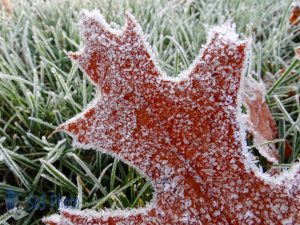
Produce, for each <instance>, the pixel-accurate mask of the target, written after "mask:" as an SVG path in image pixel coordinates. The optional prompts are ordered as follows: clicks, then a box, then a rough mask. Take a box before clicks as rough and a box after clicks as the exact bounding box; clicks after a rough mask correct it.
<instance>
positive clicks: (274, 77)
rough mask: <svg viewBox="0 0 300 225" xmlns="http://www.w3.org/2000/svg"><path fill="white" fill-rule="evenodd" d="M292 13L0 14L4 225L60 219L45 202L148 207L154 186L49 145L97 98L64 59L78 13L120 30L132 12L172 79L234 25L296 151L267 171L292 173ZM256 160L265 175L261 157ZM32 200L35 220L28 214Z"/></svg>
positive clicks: (234, 6)
mask: <svg viewBox="0 0 300 225" xmlns="http://www.w3.org/2000/svg"><path fill="white" fill-rule="evenodd" d="M293 4H294V2H293V1H286V0H264V1H261V0H228V1H227V0H219V1H210V0H199V1H158V0H155V1H148V0H144V1H133V0H128V1H122V0H114V1H112V0H111V1H104V0H103V1H96V0H94V1H92V0H88V1H79V0H73V1H66V0H64V1H58V0H52V1H42V0H36V1H29V0H28V1H25V0H16V1H13V3H12V14H11V15H10V13H9V12H5V10H1V11H0V34H1V35H0V213H1V216H0V223H1V222H2V223H5V221H6V222H7V223H9V224H20V225H21V224H22V225H23V224H41V218H42V217H43V216H45V215H48V214H51V213H54V212H56V211H57V206H52V207H50V203H51V198H50V197H51V193H55V194H56V195H60V196H67V197H70V196H73V197H76V196H79V199H80V202H81V204H82V208H87V207H88V208H95V209H101V208H103V207H109V208H113V209H115V208H126V207H138V206H144V205H145V204H146V202H148V201H150V200H151V197H152V189H151V185H150V184H149V183H148V182H147V181H146V180H145V179H144V178H143V177H142V176H141V175H140V174H138V173H137V172H136V171H135V170H134V169H133V168H130V167H128V166H127V165H125V164H123V163H121V162H118V161H117V160H115V159H113V158H111V157H109V156H107V155H105V154H101V153H99V152H96V151H83V150H80V149H74V148H72V146H71V138H70V137H68V136H67V135H66V134H64V133H56V134H54V135H53V136H49V135H50V134H51V132H52V131H53V129H54V128H55V127H56V126H57V125H58V124H60V123H62V122H63V121H65V120H67V119H69V118H71V117H73V116H74V115H75V114H77V113H79V112H81V111H82V109H83V108H84V107H85V106H86V105H87V104H88V103H89V102H90V101H91V99H92V98H93V96H94V94H95V89H94V87H93V86H92V85H91V84H90V83H89V82H88V81H87V79H86V77H85V76H83V75H82V73H81V72H80V71H79V69H78V68H77V65H75V64H73V63H71V61H70V60H69V59H68V58H67V56H66V55H65V53H64V51H65V50H66V51H76V50H78V49H79V48H80V46H82V43H81V42H80V38H79V31H78V27H77V22H78V15H79V11H80V10H81V9H82V8H86V9H94V8H98V9H100V11H101V13H103V15H104V16H105V18H106V19H107V21H108V22H110V23H112V26H114V27H116V28H117V27H119V26H122V25H123V23H124V11H125V10H129V11H131V12H132V14H133V15H134V16H135V17H136V19H137V20H138V21H139V22H140V24H141V26H142V28H143V30H144V33H145V34H146V37H147V39H148V41H149V42H150V44H151V45H152V47H153V49H154V52H155V54H156V55H157V57H158V59H159V63H160V65H161V67H162V68H163V69H164V70H165V71H166V72H167V73H168V74H169V75H172V76H175V75H176V74H178V73H179V72H180V71H182V70H184V69H186V68H187V67H188V65H189V64H190V63H191V62H192V60H193V59H194V57H195V56H196V55H197V54H198V52H199V49H200V47H201V45H202V44H204V43H205V39H206V31H207V30H208V28H209V26H211V25H214V24H222V23H223V22H225V21H226V20H228V19H232V20H233V21H234V22H235V23H236V24H237V30H238V33H240V34H241V37H249V36H251V37H252V39H253V44H252V51H251V60H250V70H249V73H251V74H252V75H254V76H256V77H258V78H262V79H263V80H264V81H265V83H266V84H267V87H268V90H269V92H268V96H267V100H268V104H269V107H270V109H271V112H272V114H273V116H274V118H275V119H276V122H277V125H278V129H279V136H278V139H285V140H287V143H288V145H289V147H290V148H291V151H292V154H291V155H290V156H289V157H286V156H285V151H286V148H287V143H285V142H280V143H277V147H278V150H279V152H280V154H281V162H280V164H278V165H273V166H280V167H289V166H290V165H291V164H292V163H293V162H295V161H296V160H297V156H298V154H299V149H300V135H299V131H300V123H299V121H300V119H299V118H300V116H299V112H300V107H299V89H300V78H299V72H300V65H299V63H298V60H297V59H295V57H294V48H295V47H296V46H297V45H298V43H299V39H300V27H299V26H298V25H291V24H290V23H289V17H290V15H291V11H292V7H293ZM1 6H2V9H4V7H3V5H1ZM258 159H259V160H260V162H261V165H262V166H263V167H264V168H265V169H266V168H267V167H268V164H266V162H265V160H264V159H263V157H261V156H259V155H258ZM9 192H13V193H17V196H18V208H19V209H20V210H19V211H14V212H12V211H11V212H7V208H6V204H5V198H7V196H8V193H9ZM43 196H44V198H45V200H43ZM33 200H34V201H36V203H37V204H36V206H37V208H38V209H36V210H32V209H31V208H30V207H29V205H30V204H29V203H32V201H33ZM39 202H40V204H39ZM43 202H45V203H46V205H45V208H44V209H43V207H42V203H43ZM31 206H32V204H31ZM22 207H23V209H24V210H25V211H27V212H28V215H26V216H24V217H22V215H21V216H20V215H17V213H18V212H20V211H21V210H22ZM28 207H29V208H28ZM12 217H14V218H12ZM18 217H21V218H18Z"/></svg>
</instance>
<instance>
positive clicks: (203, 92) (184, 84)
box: [58, 11, 299, 225]
mask: <svg viewBox="0 0 300 225" xmlns="http://www.w3.org/2000/svg"><path fill="white" fill-rule="evenodd" d="M97 14H99V12H98V11H93V12H92V13H88V12H86V11H85V12H84V13H83V14H82V19H81V23H80V24H81V25H80V26H81V33H82V36H83V39H84V42H85V46H84V49H83V51H82V52H81V53H78V54H75V55H73V56H72V55H71V57H73V58H74V59H75V60H76V61H78V63H79V66H80V68H81V69H82V70H83V71H85V72H86V75H87V76H89V77H90V80H91V81H92V82H93V83H94V84H95V86H97V88H98V89H99V90H100V92H101V96H98V97H97V98H96V100H95V101H93V103H91V104H90V105H89V106H88V107H87V109H85V110H84V112H83V113H81V114H79V115H78V116H76V117H75V118H73V119H71V120H69V121H67V122H66V123H64V124H62V125H61V126H60V127H59V128H58V129H60V130H65V131H67V132H68V134H70V135H71V136H72V137H73V139H74V141H73V144H74V145H75V146H76V147H81V148H84V149H96V150H99V151H101V152H105V153H108V154H110V155H113V156H114V157H117V158H118V159H121V160H122V161H125V162H127V163H128V164H129V165H132V166H134V167H135V168H138V170H139V172H140V173H142V174H145V175H147V177H148V178H149V180H151V182H152V185H153V187H154V189H155V198H154V200H153V201H152V202H151V203H150V204H148V205H147V207H146V208H143V209H137V210H124V211H119V210H118V211H113V212H111V211H109V210H106V211H103V212H95V211H89V210H88V211H83V212H80V211H78V210H62V212H61V213H62V218H61V220H60V222H59V223H60V224H62V225H65V224H109V223H110V222H109V221H114V223H115V224H133V223H136V224H150V223H151V224H186V223H190V224H199V223H203V224H217V223H221V224H228V223H233V224H237V223H247V224H251V223H253V224H254V223H256V224H259V223H261V222H262V221H265V222H266V223H273V222H274V221H278V220H284V219H288V218H292V221H297V217H296V216H297V212H296V211H295V210H297V209H299V202H297V201H295V199H294V198H292V197H291V198H290V197H289V196H288V195H287V193H286V192H285V191H286V189H285V188H283V187H281V186H278V185H276V184H272V185H274V186H272V187H274V190H273V189H271V188H270V186H269V185H268V184H269V183H270V182H271V181H270V180H269V178H268V177H266V176H265V175H264V174H262V173H261V172H260V171H259V169H258V168H257V167H256V166H255V164H254V158H253V155H252V154H251V153H249V152H248V150H247V147H246V143H245V139H246V138H245V124H244V122H245V121H243V118H242V116H241V112H240V108H241V93H242V92H243V85H240V83H243V77H244V74H245V71H246V65H247V63H248V62H247V60H246V58H247V57H246V55H247V54H248V53H247V52H248V48H249V41H248V40H245V41H240V40H239V39H238V36H237V34H236V33H235V31H234V26H233V25H231V24H230V23H227V24H225V25H223V26H219V27H216V28H213V29H212V30H211V31H210V32H209V37H208V42H207V44H206V45H205V46H204V47H203V48H202V49H201V50H200V54H199V56H197V57H196V59H195V61H194V62H193V64H192V65H191V66H190V67H189V69H188V70H187V71H185V72H183V73H181V74H180V75H179V76H178V78H175V79H173V78H172V79H170V78H168V77H167V75H166V74H165V73H164V72H162V71H161V69H160V68H159V66H158V63H157V62H156V60H155V57H154V55H153V53H152V50H151V47H150V45H149V44H148V43H147V42H146V41H145V38H144V36H143V35H142V31H141V27H140V26H139V25H138V24H137V22H136V21H135V19H134V18H133V17H132V16H131V15H129V14H128V15H127V21H126V25H125V26H124V27H123V28H122V30H120V31H117V30H113V29H111V28H110V27H109V25H108V24H107V23H106V22H105V21H104V19H103V18H102V16H99V15H97ZM296 169H297V168H296ZM298 169H299V168H298ZM280 179H281V178H280ZM280 179H279V180H280ZM277 182H278V181H277ZM279 182H281V181H279ZM287 182H289V181H287ZM296 182H298V181H296ZM282 183H283V182H282ZM289 183H292V182H289ZM284 186H285V187H286V186H287V185H284ZM289 190H291V191H290V192H289V194H291V195H294V193H296V192H294V190H295V191H298V190H297V189H296V188H295V189H294V188H293V187H292V188H289ZM287 204H289V206H290V207H289V208H287V207H286V205H287ZM262 206H263V207H265V209H262V208H261V207H262Z"/></svg>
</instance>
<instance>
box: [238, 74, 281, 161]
mask: <svg viewBox="0 0 300 225" xmlns="http://www.w3.org/2000/svg"><path fill="white" fill-rule="evenodd" d="M244 90H245V91H244V93H243V98H244V103H245V104H246V107H247V112H248V124H247V130H248V131H249V132H250V133H251V134H252V135H253V140H254V144H255V145H257V149H258V151H259V153H260V154H261V155H262V156H264V157H265V158H266V159H267V160H268V161H270V162H276V163H278V159H279V154H278V151H277V149H276V147H275V145H274V144H273V143H270V144H263V143H267V142H268V141H272V140H274V139H276V138H277V126H276V122H275V120H274V119H273V117H272V114H271V112H270V110H269V108H268V105H267V104H266V102H265V93H266V89H265V86H264V84H263V83H262V82H257V81H256V80H254V79H253V78H251V77H247V78H245V89H244Z"/></svg>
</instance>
